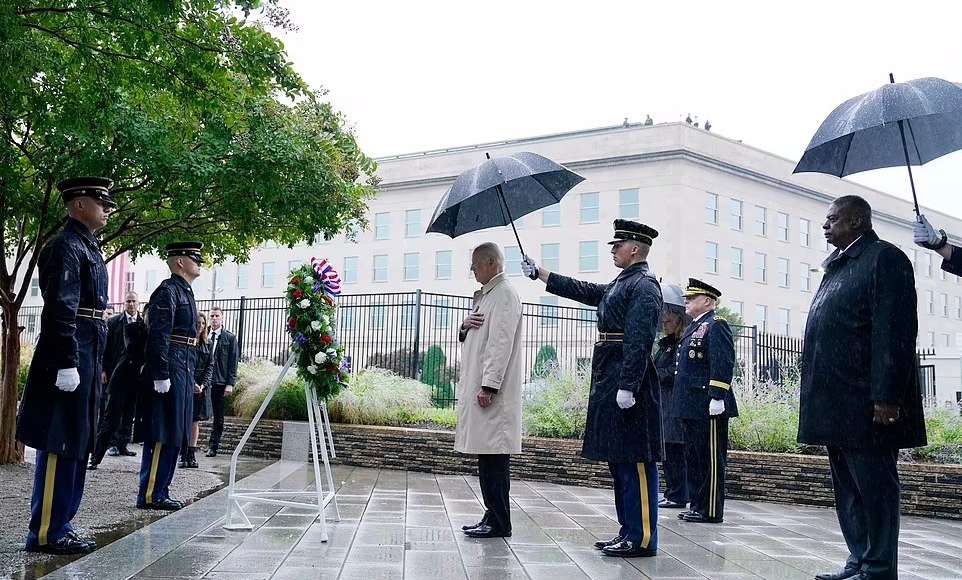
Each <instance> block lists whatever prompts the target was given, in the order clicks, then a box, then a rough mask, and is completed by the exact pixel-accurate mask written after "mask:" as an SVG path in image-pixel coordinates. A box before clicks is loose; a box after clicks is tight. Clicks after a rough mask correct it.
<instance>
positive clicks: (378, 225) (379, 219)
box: [374, 212, 391, 240]
mask: <svg viewBox="0 0 962 580" xmlns="http://www.w3.org/2000/svg"><path fill="white" fill-rule="evenodd" d="M390 237H391V214H390V213H388V212H384V213H376V214H374V239H375V240H386V239H388V238H390Z"/></svg>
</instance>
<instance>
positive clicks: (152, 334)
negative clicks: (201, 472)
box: [134, 275, 197, 448]
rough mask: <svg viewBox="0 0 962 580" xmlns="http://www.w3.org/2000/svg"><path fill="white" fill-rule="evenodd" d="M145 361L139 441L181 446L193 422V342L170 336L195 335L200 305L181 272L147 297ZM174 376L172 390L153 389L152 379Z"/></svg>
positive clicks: (139, 409) (188, 437) (188, 434)
mask: <svg viewBox="0 0 962 580" xmlns="http://www.w3.org/2000/svg"><path fill="white" fill-rule="evenodd" d="M146 318H147V346H146V355H145V359H146V364H145V365H144V372H143V387H142V389H143V391H142V395H143V396H142V398H141V399H140V401H138V407H137V426H136V428H135V431H134V438H135V439H136V440H137V441H148V442H156V443H162V444H164V445H169V446H172V447H175V448H179V447H180V446H181V445H182V444H183V442H184V441H189V440H190V429H191V424H192V423H193V408H194V405H193V402H194V363H195V360H196V356H195V354H194V353H193V352H192V350H193V347H189V346H186V345H183V344H180V343H177V342H172V341H171V340H170V337H171V335H176V336H186V337H189V338H194V337H196V336H197V305H196V303H195V302H194V291H193V290H192V289H191V287H190V284H188V283H187V281H186V280H184V279H183V278H181V277H180V276H177V275H172V276H171V277H170V278H168V279H166V280H164V281H163V282H161V283H160V285H159V286H158V287H157V289H156V290H154V293H153V294H151V295H150V301H149V302H148V303H147V309H146ZM164 379H170V390H169V391H167V392H166V393H163V394H160V393H157V392H156V391H154V381H160V380H164Z"/></svg>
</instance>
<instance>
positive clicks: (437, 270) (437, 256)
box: [434, 250, 454, 280]
mask: <svg viewBox="0 0 962 580" xmlns="http://www.w3.org/2000/svg"><path fill="white" fill-rule="evenodd" d="M453 259H454V253H453V252H452V251H451V250H438V251H437V252H435V253H434V278H435V279H436V280H450V279H451V260H453Z"/></svg>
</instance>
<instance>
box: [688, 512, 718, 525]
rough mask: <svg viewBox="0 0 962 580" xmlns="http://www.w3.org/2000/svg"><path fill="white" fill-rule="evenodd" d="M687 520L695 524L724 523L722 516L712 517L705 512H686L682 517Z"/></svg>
mask: <svg viewBox="0 0 962 580" xmlns="http://www.w3.org/2000/svg"><path fill="white" fill-rule="evenodd" d="M681 519H682V520H684V521H686V522H691V523H693V524H720V523H722V518H710V517H708V516H706V515H705V514H700V513H698V512H689V513H686V514H685V517H683V518H681Z"/></svg>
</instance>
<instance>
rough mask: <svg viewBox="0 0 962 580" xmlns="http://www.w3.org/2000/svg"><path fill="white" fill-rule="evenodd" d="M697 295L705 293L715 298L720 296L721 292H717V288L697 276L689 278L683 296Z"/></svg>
mask: <svg viewBox="0 0 962 580" xmlns="http://www.w3.org/2000/svg"><path fill="white" fill-rule="evenodd" d="M698 295H705V296H708V297H709V298H714V299H715V300H718V299H719V298H721V292H719V290H718V288H715V287H714V286H712V285H711V284H706V283H705V282H702V281H701V280H698V279H697V278H689V279H688V288H685V297H686V298H688V297H691V296H698Z"/></svg>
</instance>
